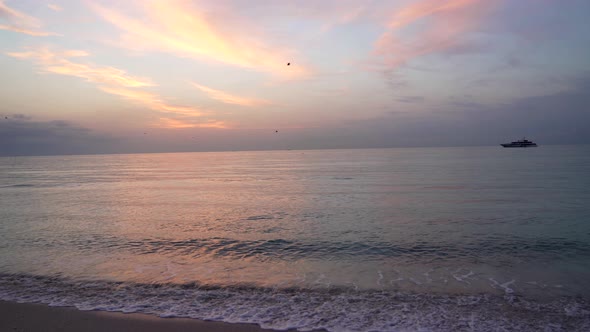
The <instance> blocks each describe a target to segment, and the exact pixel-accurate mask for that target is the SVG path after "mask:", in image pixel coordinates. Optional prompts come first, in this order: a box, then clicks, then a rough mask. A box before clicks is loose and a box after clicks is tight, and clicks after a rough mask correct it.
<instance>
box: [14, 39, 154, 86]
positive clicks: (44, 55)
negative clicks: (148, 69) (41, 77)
mask: <svg viewBox="0 0 590 332" xmlns="http://www.w3.org/2000/svg"><path fill="white" fill-rule="evenodd" d="M6 54H7V55H9V56H12V57H15V58H20V59H32V60H33V61H35V62H36V63H37V64H38V65H39V66H40V67H41V70H43V71H44V72H49V73H54V74H60V75H66V76H75V77H79V78H83V79H85V80H87V81H89V82H93V83H100V84H110V85H116V86H124V87H132V88H136V87H144V86H154V85H155V84H154V83H152V82H151V81H150V80H149V79H147V78H142V77H134V76H131V75H128V74H127V73H126V72H125V71H124V70H121V69H117V68H113V67H100V66H95V65H88V64H82V63H75V62H72V61H70V60H68V59H67V58H71V57H84V56H87V55H88V53H87V52H85V51H78V50H71V51H65V52H52V51H51V50H49V49H48V48H39V49H36V50H32V51H28V52H20V53H19V52H12V53H6Z"/></svg>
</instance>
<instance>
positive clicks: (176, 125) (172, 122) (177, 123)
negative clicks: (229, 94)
mask: <svg viewBox="0 0 590 332" xmlns="http://www.w3.org/2000/svg"><path fill="white" fill-rule="evenodd" d="M159 120H160V121H159V122H158V126H159V127H161V128H169V129H182V128H217V129H224V128H227V125H226V124H225V123H224V122H223V121H216V120H209V121H205V122H202V121H201V122H196V121H194V119H193V120H192V121H191V119H183V120H178V119H171V118H160V119H159Z"/></svg>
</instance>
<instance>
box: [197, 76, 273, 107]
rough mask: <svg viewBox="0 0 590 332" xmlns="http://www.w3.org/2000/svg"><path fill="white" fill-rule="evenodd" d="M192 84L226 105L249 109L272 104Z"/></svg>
mask: <svg viewBox="0 0 590 332" xmlns="http://www.w3.org/2000/svg"><path fill="white" fill-rule="evenodd" d="M191 84H192V85H193V86H194V87H195V88H197V89H199V90H201V91H203V92H205V93H206V94H207V95H209V97H211V98H213V99H215V100H219V101H221V102H223V103H226V104H233V105H240V106H249V107H256V106H264V105H270V104H271V102H270V101H268V100H263V99H253V98H245V97H239V96H235V95H232V94H229V93H227V92H223V91H220V90H215V89H212V88H209V87H206V86H204V85H200V84H197V83H192V82H191Z"/></svg>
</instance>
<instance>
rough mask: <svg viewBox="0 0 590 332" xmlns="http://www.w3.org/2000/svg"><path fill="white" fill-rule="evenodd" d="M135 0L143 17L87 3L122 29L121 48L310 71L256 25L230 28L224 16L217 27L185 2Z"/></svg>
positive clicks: (277, 70) (285, 72)
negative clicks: (266, 39)
mask: <svg viewBox="0 0 590 332" xmlns="http://www.w3.org/2000/svg"><path fill="white" fill-rule="evenodd" d="M136 4H137V7H140V8H141V9H142V10H143V11H144V12H145V14H146V17H142V18H141V19H139V18H133V17H129V16H126V15H124V14H121V13H120V12H117V11H114V10H111V9H107V8H105V7H102V6H99V5H97V4H91V8H93V10H94V11H95V12H96V13H97V14H98V15H99V16H101V17H102V18H103V19H105V20H106V21H108V22H110V23H111V24H113V25H115V26H117V27H118V28H119V29H121V30H122V31H123V32H124V34H123V36H122V43H121V45H122V46H123V47H127V48H132V49H134V50H146V51H163V52H168V53H172V54H174V55H177V56H180V57H189V58H194V59H199V60H208V61H217V62H222V63H226V64H230V65H234V66H238V67H243V68H248V69H253V70H258V71H264V72H270V73H273V74H276V75H279V76H284V77H301V76H305V75H307V74H308V73H309V71H308V70H307V69H306V68H304V67H303V66H301V65H299V66H290V67H287V66H286V64H287V62H290V61H291V59H293V57H294V55H293V52H290V51H288V50H285V49H282V48H278V47H273V46H272V45H269V44H268V43H265V42H264V41H263V40H262V38H263V37H262V36H260V32H258V31H257V29H254V28H252V29H248V27H244V26H242V27H240V29H237V28H236V29H233V30H232V29H231V27H229V25H230V24H231V22H232V20H231V19H226V20H224V21H223V22H222V23H223V28H221V25H216V24H215V22H214V20H213V19H212V18H211V17H208V16H207V15H206V14H205V12H203V11H200V10H199V9H198V8H197V7H195V6H190V3H188V2H186V1H179V0H167V1H162V0H154V1H150V2H147V1H138V2H136ZM230 30H231V31H230Z"/></svg>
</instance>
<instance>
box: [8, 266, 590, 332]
mask: <svg viewBox="0 0 590 332" xmlns="http://www.w3.org/2000/svg"><path fill="white" fill-rule="evenodd" d="M0 299H2V300H7V301H16V302H34V303H45V304H48V305H51V306H73V307H76V308H78V309H80V310H104V311H119V312H126V313H131V312H137V313H146V314H153V315H158V316H160V317H186V318H195V319H204V320H215V321H224V322H228V323H255V324H258V325H260V326H261V327H263V328H271V329H278V330H284V329H298V330H301V331H309V330H318V329H325V330H327V331H418V330H420V331H474V330H475V331H483V332H485V331H498V330H505V331H506V330H508V331H540V330H544V331H547V330H550V331H561V330H565V331H588V330H590V303H589V302H588V301H587V300H586V299H584V298H578V297H561V298H558V299H553V300H550V301H546V302H543V301H540V300H537V301H535V300H532V299H527V298H524V297H522V296H518V295H515V294H514V293H511V292H506V293H505V294H504V295H492V294H479V295H464V294H447V295H443V294H432V293H402V292H394V291H376V290H375V291H357V290H354V289H351V288H345V287H340V288H329V289H321V290H319V289H304V288H282V289H281V288H263V287H255V286H252V285H235V286H215V285H201V284H199V283H187V284H172V283H158V284H141V283H128V282H114V281H105V280H74V279H68V278H62V277H48V276H34V275H22V274H16V275H15V274H0Z"/></svg>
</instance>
